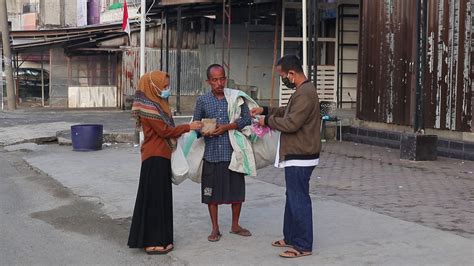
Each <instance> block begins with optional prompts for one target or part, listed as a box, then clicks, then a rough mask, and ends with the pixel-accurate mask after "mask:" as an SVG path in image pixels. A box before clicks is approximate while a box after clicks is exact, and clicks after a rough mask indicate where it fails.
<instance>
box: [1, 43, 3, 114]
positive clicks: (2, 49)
mask: <svg viewBox="0 0 474 266" xmlns="http://www.w3.org/2000/svg"><path fill="white" fill-rule="evenodd" d="M2 52H3V46H2V49H0V73H2V74H3V67H2V65H3V53H2ZM0 105H1V106H2V107H1V108H2V109H1V110H2V111H3V76H1V77H0Z"/></svg>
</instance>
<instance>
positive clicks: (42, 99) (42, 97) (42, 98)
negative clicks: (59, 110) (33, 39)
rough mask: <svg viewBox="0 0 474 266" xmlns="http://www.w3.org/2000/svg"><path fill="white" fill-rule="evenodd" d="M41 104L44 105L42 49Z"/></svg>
mask: <svg viewBox="0 0 474 266" xmlns="http://www.w3.org/2000/svg"><path fill="white" fill-rule="evenodd" d="M41 106H43V107H44V62H43V50H41Z"/></svg>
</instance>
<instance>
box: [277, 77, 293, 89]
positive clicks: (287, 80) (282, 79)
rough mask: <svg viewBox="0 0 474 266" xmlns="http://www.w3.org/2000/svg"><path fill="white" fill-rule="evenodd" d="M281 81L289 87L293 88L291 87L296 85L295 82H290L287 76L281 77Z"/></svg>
mask: <svg viewBox="0 0 474 266" xmlns="http://www.w3.org/2000/svg"><path fill="white" fill-rule="evenodd" d="M281 82H282V83H283V85H285V86H286V87H287V88H289V89H293V88H295V87H296V84H295V83H293V82H291V81H290V79H289V78H288V76H286V77H284V78H283V77H282V78H281Z"/></svg>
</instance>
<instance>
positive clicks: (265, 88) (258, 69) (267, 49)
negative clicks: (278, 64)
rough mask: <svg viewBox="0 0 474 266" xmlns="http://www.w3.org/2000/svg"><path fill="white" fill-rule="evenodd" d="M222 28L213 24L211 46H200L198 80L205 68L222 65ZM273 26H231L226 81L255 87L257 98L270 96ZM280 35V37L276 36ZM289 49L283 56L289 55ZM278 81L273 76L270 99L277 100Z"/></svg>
mask: <svg viewBox="0 0 474 266" xmlns="http://www.w3.org/2000/svg"><path fill="white" fill-rule="evenodd" d="M221 30H222V27H221V25H216V34H215V37H216V41H215V44H214V45H204V46H201V47H200V52H201V69H202V71H203V73H202V77H203V78H204V79H205V78H206V74H205V71H206V69H207V66H209V65H210V64H213V63H218V64H221V63H222V33H221ZM274 30H275V28H274V26H272V25H249V26H248V27H246V26H245V25H232V29H231V32H232V35H231V40H232V44H231V55H230V57H231V59H230V65H231V67H230V68H231V70H230V75H229V76H230V78H231V79H233V80H234V81H235V83H236V84H239V85H249V86H256V87H257V88H258V96H257V97H258V99H261V100H268V99H270V97H271V84H272V66H273V44H274ZM279 36H280V35H279ZM277 47H278V50H277V58H278V57H280V49H279V48H280V42H278V44H277ZM292 52H294V49H291V48H289V49H288V50H286V53H292ZM278 86H279V79H278V76H276V77H275V89H274V98H276V99H278V97H279V96H278V95H279V89H278Z"/></svg>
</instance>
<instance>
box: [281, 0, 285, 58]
mask: <svg viewBox="0 0 474 266" xmlns="http://www.w3.org/2000/svg"><path fill="white" fill-rule="evenodd" d="M284 55H285V0H282V3H281V43H280V57H283V56H284Z"/></svg>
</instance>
